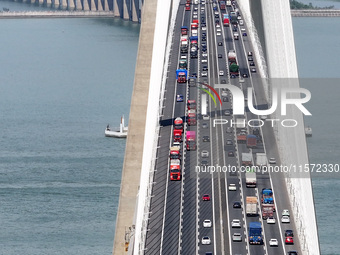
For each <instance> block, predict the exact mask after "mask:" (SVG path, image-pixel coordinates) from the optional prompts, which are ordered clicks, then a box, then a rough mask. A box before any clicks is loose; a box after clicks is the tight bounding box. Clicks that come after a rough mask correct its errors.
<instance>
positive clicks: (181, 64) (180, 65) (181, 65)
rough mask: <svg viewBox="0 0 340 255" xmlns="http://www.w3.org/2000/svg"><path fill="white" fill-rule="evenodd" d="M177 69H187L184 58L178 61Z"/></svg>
mask: <svg viewBox="0 0 340 255" xmlns="http://www.w3.org/2000/svg"><path fill="white" fill-rule="evenodd" d="M178 67H179V68H180V69H187V67H188V64H187V60H186V59H184V58H181V59H180V60H179V65H178Z"/></svg>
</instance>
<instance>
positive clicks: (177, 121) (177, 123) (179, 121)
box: [174, 117, 183, 131]
mask: <svg viewBox="0 0 340 255" xmlns="http://www.w3.org/2000/svg"><path fill="white" fill-rule="evenodd" d="M174 129H179V130H181V131H183V119H182V118H181V117H177V118H176V119H175V120H174Z"/></svg>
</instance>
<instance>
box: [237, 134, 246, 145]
mask: <svg viewBox="0 0 340 255" xmlns="http://www.w3.org/2000/svg"><path fill="white" fill-rule="evenodd" d="M246 141H247V134H246V133H245V132H239V133H238V134H237V142H238V143H246Z"/></svg>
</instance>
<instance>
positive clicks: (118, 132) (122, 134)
mask: <svg viewBox="0 0 340 255" xmlns="http://www.w3.org/2000/svg"><path fill="white" fill-rule="evenodd" d="M127 134H128V127H125V125H124V115H123V117H121V118H120V125H119V128H116V129H114V130H111V128H110V125H107V127H106V129H105V136H106V137H116V138H126V137H127Z"/></svg>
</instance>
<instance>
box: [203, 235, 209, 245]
mask: <svg viewBox="0 0 340 255" xmlns="http://www.w3.org/2000/svg"><path fill="white" fill-rule="evenodd" d="M202 244H211V241H210V237H209V236H203V237H202Z"/></svg>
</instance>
